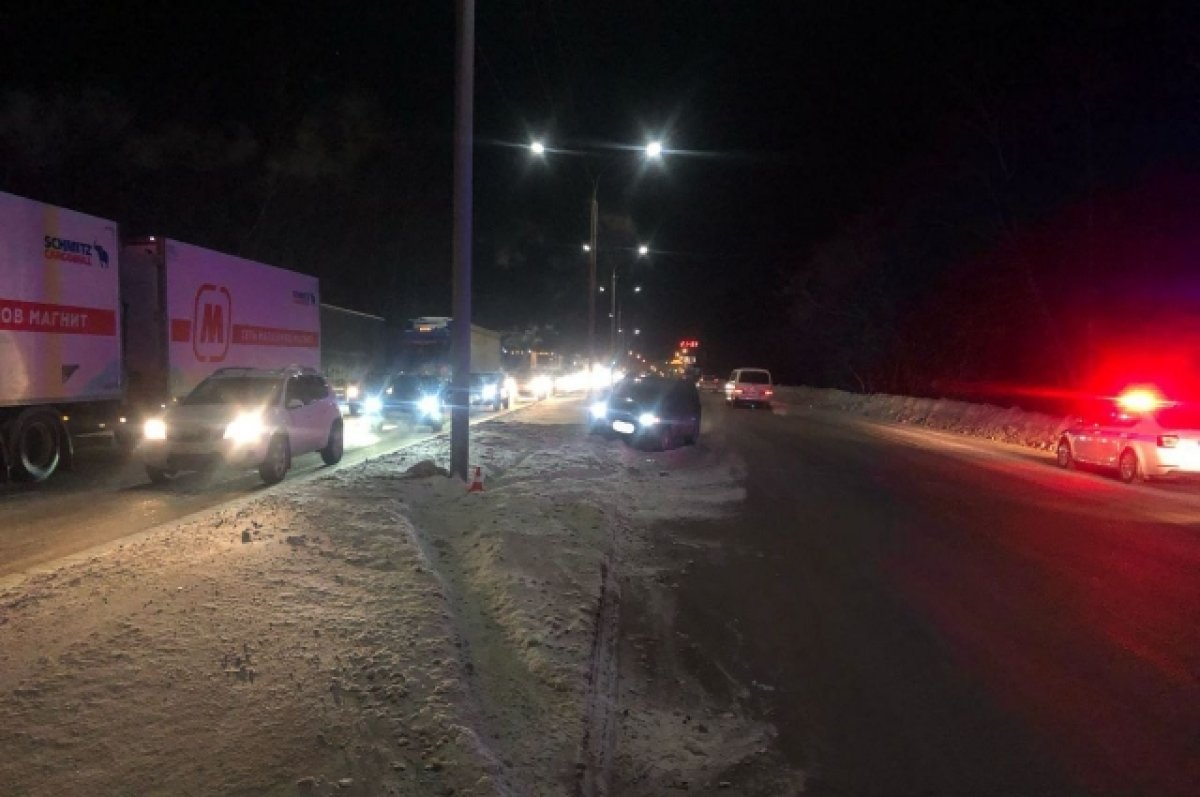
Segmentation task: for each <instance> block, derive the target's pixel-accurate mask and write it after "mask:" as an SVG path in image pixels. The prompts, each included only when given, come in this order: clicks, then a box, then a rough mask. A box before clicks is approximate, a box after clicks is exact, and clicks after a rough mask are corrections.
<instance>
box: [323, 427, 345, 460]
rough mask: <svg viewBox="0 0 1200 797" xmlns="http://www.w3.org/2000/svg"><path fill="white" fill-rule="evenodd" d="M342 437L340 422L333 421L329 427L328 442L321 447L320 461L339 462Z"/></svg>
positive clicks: (342, 444) (342, 442) (342, 443)
mask: <svg viewBox="0 0 1200 797" xmlns="http://www.w3.org/2000/svg"><path fill="white" fill-rule="evenodd" d="M344 439H345V438H344V435H343V432H342V422H341V421H334V422H333V426H331V427H329V442H327V443H326V444H325V447H324V448H322V449H321V461H322V462H324V463H325V464H326V465H336V464H338V463H339V462H341V461H342V449H343V448H344Z"/></svg>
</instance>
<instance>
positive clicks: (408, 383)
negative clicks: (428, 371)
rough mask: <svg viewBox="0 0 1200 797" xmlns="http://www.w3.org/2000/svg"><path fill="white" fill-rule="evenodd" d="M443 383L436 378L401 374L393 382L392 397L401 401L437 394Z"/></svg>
mask: <svg viewBox="0 0 1200 797" xmlns="http://www.w3.org/2000/svg"><path fill="white" fill-rule="evenodd" d="M440 387H441V383H440V382H439V380H438V378H437V377H436V376H417V375H415V374H400V375H399V376H397V377H396V378H395V379H393V380H392V396H393V397H394V398H399V399H411V398H420V397H421V396H424V395H427V394H433V393H437V392H438V390H439V388H440Z"/></svg>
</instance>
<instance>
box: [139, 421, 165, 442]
mask: <svg viewBox="0 0 1200 797" xmlns="http://www.w3.org/2000/svg"><path fill="white" fill-rule="evenodd" d="M142 437H144V438H146V439H147V440H166V439H167V423H166V421H164V420H163V419H162V418H151V419H150V420H148V421H146V423H144V424H143V425H142Z"/></svg>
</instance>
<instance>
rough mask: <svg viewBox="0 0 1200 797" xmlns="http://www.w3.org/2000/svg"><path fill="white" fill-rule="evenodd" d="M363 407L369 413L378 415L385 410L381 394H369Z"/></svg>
mask: <svg viewBox="0 0 1200 797" xmlns="http://www.w3.org/2000/svg"><path fill="white" fill-rule="evenodd" d="M363 409H364V410H366V412H367V414H368V415H378V414H379V413H380V412H383V401H382V400H381V399H380V398H379V396H367V399H366V401H364V402H363Z"/></svg>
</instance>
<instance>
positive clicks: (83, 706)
mask: <svg viewBox="0 0 1200 797" xmlns="http://www.w3.org/2000/svg"><path fill="white" fill-rule="evenodd" d="M582 414H583V408H582V405H581V404H580V403H579V402H562V401H551V402H548V403H544V404H541V405H538V406H536V407H532V408H529V409H527V410H523V411H521V412H518V413H513V414H511V415H509V416H507V417H505V418H503V419H501V420H498V421H496V422H492V423H486V424H482V425H480V426H479V427H477V433H476V438H475V441H474V447H473V459H474V460H475V461H477V462H479V463H480V464H481V465H482V467H483V468H484V470H485V472H486V474H487V490H486V492H484V493H482V494H467V493H466V491H465V489H464V486H463V485H462V483H461V482H458V481H457V480H453V479H448V478H444V477H443V476H440V475H436V474H434V473H432V472H431V471H432V469H433V466H432V465H430V464H428V463H427V464H424V465H422V464H420V463H422V462H423V461H424V460H426V459H435V460H440V461H443V462H444V461H445V457H446V451H445V447H446V440H445V438H444V437H440V438H436V439H432V440H428V441H425V442H423V443H419V444H417V445H415V446H412V447H409V448H405V449H403V450H400V451H397V452H395V453H392V454H389V455H386V456H383V457H380V458H377V459H373V460H371V461H369V462H364V463H361V464H358V465H356V466H352V467H345V468H339V469H335V470H332V471H326V472H322V473H319V474H316V475H314V476H312V477H311V478H305V479H299V480H290V481H288V482H285V483H284V484H282V485H280V486H279V487H277V488H273V489H270V490H265V491H263V492H261V493H260V494H259V495H257V496H254V497H252V498H249V499H247V500H243V501H238V502H235V503H233V504H229V505H226V506H221V507H217V508H214V509H211V510H208V511H205V512H202V513H198V514H193V515H191V516H189V517H187V518H185V519H183V520H182V521H178V522H172V523H168V524H164V525H161V526H158V527H155V528H152V529H149V530H147V531H145V532H143V533H141V534H138V535H135V536H133V537H128V538H124V539H122V540H119V541H116V542H114V543H112V544H110V545H109V546H107V547H105V548H101V549H94V550H92V551H90V552H88V553H87V554H86V555H84V556H83V557H76V558H75V559H74V560H72V561H64V562H60V563H57V564H54V565H49V566H46V567H44V568H42V569H41V570H40V571H38V572H35V573H32V574H29V575H28V576H26V577H25V578H23V579H21V580H19V581H11V582H10V584H9V585H8V586H7V587H3V588H0V784H3V787H2V788H3V791H4V793H5V794H20V795H62V794H95V795H108V794H139V795H141V794H163V795H168V794H169V795H210V794H255V795H259V794H266V795H273V794H280V795H284V794H287V795H291V794H339V795H343V794H346V795H350V794H359V795H378V794H405V795H450V794H454V795H491V794H502V795H600V794H613V793H615V792H613V791H612V790H611V789H612V784H613V783H614V780H615V779H616V778H617V776H618V774H617V773H618V771H619V772H620V773H625V774H629V773H636V775H637V778H638V783H639V784H641V785H644V786H645V789H644V790H642V791H639V789H640V788H641V786H639V787H638V788H636V789H629V790H627V791H626V793H646V794H661V793H662V792H661V787H662V784H664V783H676V782H679V781H681V780H687V781H690V782H692V783H695V784H697V785H699V784H700V783H708V784H710V786H711V787H712V788H713V789H716V788H719V785H718V782H719V780H720V775H721V773H722V772H724V771H726V770H729V769H731V768H733V767H738V768H739V775H738V781H737V782H738V783H739V784H740V785H744V786H745V788H746V789H756V790H757V791H748V792H746V793H762V794H782V793H786V790H787V789H788V788H790V786H789V785H788V784H789V783H791V782H793V780H794V779H793V777H792V776H791V775H790V774H785V775H780V774H779V773H777V772H776V771H774V768H773V765H772V766H766V765H764V763H763V761H766V760H767V759H768V758H769V752H768V748H769V747H770V738H771V731H770V727H769V726H768V725H767V724H766V723H764V722H761V721H759V720H756V719H753V718H750V717H747V716H746V714H745V713H744V712H742V711H740V710H739V709H738V707H737V706H722V707H721V709H720V711H718V710H717V709H716V707H715V706H709V705H707V704H706V702H705V701H704V700H702V699H701V700H695V699H688V700H687V701H686V702H684V701H683V700H682V696H680V698H681V699H680V700H679V701H678V702H673V701H672V699H670V698H669V697H668V696H666V695H663V696H660V697H658V698H656V699H655V700H654V701H653V704H652V705H651V704H650V703H648V702H646V701H645V700H643V699H642V698H641V697H638V696H639V695H649V694H650V687H649V686H648V685H647V684H646V682H644V681H640V680H637V679H633V678H631V679H628V680H625V681H620V682H619V681H618V677H617V676H618V674H619V671H618V669H617V659H616V654H617V651H618V634H619V629H618V627H617V626H616V621H617V618H618V617H619V612H620V600H621V589H622V583H623V582H624V581H626V580H632V581H638V580H641V579H644V578H649V577H653V574H654V573H655V572H657V571H656V570H655V568H656V567H657V565H653V566H650V569H647V566H646V565H644V564H643V559H642V557H643V554H644V553H645V552H646V549H645V545H644V542H645V539H646V535H647V533H648V530H649V528H650V527H651V525H652V524H654V523H658V522H662V521H667V520H672V519H675V520H678V519H681V518H684V517H696V518H699V517H709V518H713V517H720V516H722V515H724V514H725V513H727V512H730V511H733V508H734V507H736V505H737V503H738V502H739V501H740V499H741V498H742V496H743V492H742V488H741V487H740V486H739V485H738V483H737V477H738V474H737V472H736V471H735V470H734V469H732V468H730V466H729V464H728V463H726V462H724V461H723V460H722V459H721V458H720V457H718V456H714V455H713V454H712V453H711V452H705V451H703V450H689V451H682V452H675V453H672V454H643V453H640V452H637V451H633V450H631V449H628V448H626V447H624V446H623V445H622V444H621V443H619V442H616V441H605V440H600V439H598V438H589V437H588V436H587V435H586V434H585V433H584V429H583V426H582V424H580V423H579V422H578V421H579V419H580V417H581V416H582ZM674 683H677V684H679V685H681V687H682V685H686V684H688V683H690V682H689V681H688V678H687V676H686V675H684V674H680V675H679V677H678V680H677V681H674ZM618 684H620V685H618ZM697 691H699V690H697ZM627 701H634V702H632V703H631V702H627ZM692 718H696V719H702V722H701V724H700V725H699V726H697V725H696V724H689V721H690V720H691V719H692ZM618 726H619V728H618ZM618 731H619V732H618ZM622 734H623V735H622ZM626 740H629V741H628V743H627V742H626ZM781 778H782V779H781Z"/></svg>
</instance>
